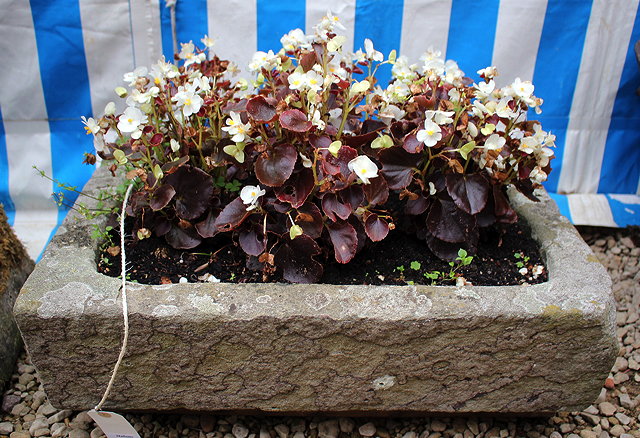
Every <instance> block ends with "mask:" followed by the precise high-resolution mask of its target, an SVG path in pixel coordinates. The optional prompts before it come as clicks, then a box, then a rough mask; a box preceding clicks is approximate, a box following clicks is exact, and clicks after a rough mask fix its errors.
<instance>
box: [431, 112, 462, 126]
mask: <svg viewBox="0 0 640 438" xmlns="http://www.w3.org/2000/svg"><path fill="white" fill-rule="evenodd" d="M454 114H455V112H454V111H439V110H436V111H432V110H426V111H425V112H424V115H425V117H426V118H427V119H429V120H433V121H434V122H436V123H437V124H438V125H440V126H442V125H446V124H447V123H453V119H452V118H451V116H452V115H454Z"/></svg>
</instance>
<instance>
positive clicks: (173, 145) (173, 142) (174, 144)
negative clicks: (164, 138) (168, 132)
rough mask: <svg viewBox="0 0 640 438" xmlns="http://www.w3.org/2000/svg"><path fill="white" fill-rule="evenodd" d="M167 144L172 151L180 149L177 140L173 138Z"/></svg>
mask: <svg viewBox="0 0 640 438" xmlns="http://www.w3.org/2000/svg"><path fill="white" fill-rule="evenodd" d="M169 145H170V146H171V151H172V152H178V151H179V150H180V143H178V141H177V140H175V139H173V138H172V139H171V140H169Z"/></svg>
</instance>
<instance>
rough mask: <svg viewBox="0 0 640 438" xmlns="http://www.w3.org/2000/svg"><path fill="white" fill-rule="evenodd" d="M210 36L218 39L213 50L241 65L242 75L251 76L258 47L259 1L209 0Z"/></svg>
mask: <svg viewBox="0 0 640 438" xmlns="http://www.w3.org/2000/svg"><path fill="white" fill-rule="evenodd" d="M207 18H208V22H209V36H210V37H212V38H215V39H216V40H217V42H216V45H215V46H214V47H213V51H214V52H215V53H216V55H218V56H219V57H220V58H221V59H228V60H230V61H233V62H235V63H236V64H238V67H240V74H239V76H238V77H244V78H249V75H248V70H247V65H248V64H249V61H251V57H252V56H253V54H254V53H255V52H256V50H257V45H258V36H257V34H258V22H257V6H256V1H243V0H207Z"/></svg>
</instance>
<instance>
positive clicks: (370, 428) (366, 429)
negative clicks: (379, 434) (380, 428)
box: [358, 422, 376, 436]
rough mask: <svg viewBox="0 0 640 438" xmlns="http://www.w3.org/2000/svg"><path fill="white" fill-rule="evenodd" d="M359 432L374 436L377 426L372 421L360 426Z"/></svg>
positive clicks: (363, 434)
mask: <svg viewBox="0 0 640 438" xmlns="http://www.w3.org/2000/svg"><path fill="white" fill-rule="evenodd" d="M358 432H360V435H362V436H374V435H375V434H376V426H375V424H373V423H371V422H369V423H365V424H363V425H362V426H360V427H359V428H358Z"/></svg>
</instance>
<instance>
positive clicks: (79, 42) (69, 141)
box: [31, 0, 94, 223]
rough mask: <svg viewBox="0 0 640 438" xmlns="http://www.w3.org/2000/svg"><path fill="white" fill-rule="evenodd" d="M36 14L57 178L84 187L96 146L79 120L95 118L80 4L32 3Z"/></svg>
mask: <svg viewBox="0 0 640 438" xmlns="http://www.w3.org/2000/svg"><path fill="white" fill-rule="evenodd" d="M61 11H64V13H61ZM31 13H32V17H33V23H34V28H35V35H36V43H37V46H38V60H39V63H40V75H41V80H42V88H43V92H44V99H45V105H46V107H47V114H48V116H49V120H48V121H49V132H50V138H51V167H52V171H53V178H55V179H57V180H59V181H61V182H64V183H66V184H70V185H74V186H77V187H78V188H79V189H81V188H82V187H83V186H84V183H85V182H86V181H87V180H88V179H89V177H90V176H91V174H92V172H93V169H94V168H93V166H83V165H81V164H80V163H81V161H82V156H83V153H84V152H91V151H93V144H92V138H91V136H87V135H85V133H84V130H83V129H82V124H81V122H80V116H82V115H86V116H90V115H91V95H90V88H89V74H88V72H87V61H86V58H85V52H84V43H83V39H82V24H81V19H80V8H79V5H78V0H57V1H56V2H50V1H49V0H31ZM65 197H66V202H67V203H72V202H73V201H74V200H75V198H76V197H77V195H75V194H73V193H71V192H68V193H65ZM67 212H68V209H67V208H66V207H64V206H62V207H60V208H59V209H58V223H60V222H62V220H63V219H64V217H65V216H66V214H67Z"/></svg>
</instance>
